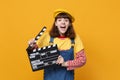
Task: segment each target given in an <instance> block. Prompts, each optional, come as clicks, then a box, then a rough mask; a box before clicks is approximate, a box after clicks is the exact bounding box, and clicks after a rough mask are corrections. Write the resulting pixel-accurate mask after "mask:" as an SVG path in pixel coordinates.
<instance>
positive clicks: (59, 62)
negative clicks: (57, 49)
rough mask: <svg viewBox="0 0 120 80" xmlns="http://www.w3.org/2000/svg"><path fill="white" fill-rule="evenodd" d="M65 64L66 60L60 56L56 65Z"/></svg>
mask: <svg viewBox="0 0 120 80" xmlns="http://www.w3.org/2000/svg"><path fill="white" fill-rule="evenodd" d="M63 62H64V58H63V57H62V56H61V55H60V56H58V59H57V61H56V64H62V63H63Z"/></svg>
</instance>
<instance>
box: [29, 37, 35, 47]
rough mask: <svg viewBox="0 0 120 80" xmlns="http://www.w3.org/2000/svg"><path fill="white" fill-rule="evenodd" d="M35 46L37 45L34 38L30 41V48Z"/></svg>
mask: <svg viewBox="0 0 120 80" xmlns="http://www.w3.org/2000/svg"><path fill="white" fill-rule="evenodd" d="M34 44H35V39H34V38H33V39H31V40H29V41H28V45H29V46H31V47H33V46H34Z"/></svg>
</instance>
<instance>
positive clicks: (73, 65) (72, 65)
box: [66, 49, 86, 70]
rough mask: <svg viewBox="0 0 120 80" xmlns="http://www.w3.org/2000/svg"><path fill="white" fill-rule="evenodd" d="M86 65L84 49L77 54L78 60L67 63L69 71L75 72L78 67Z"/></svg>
mask: <svg viewBox="0 0 120 80" xmlns="http://www.w3.org/2000/svg"><path fill="white" fill-rule="evenodd" d="M85 63H86V56H85V52H84V49H83V50H81V51H79V52H78V53H76V58H75V59H74V60H69V61H67V62H66V64H67V70H73V69H75V68H77V67H81V66H83V65H84V64H85Z"/></svg>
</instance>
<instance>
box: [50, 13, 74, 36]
mask: <svg viewBox="0 0 120 80" xmlns="http://www.w3.org/2000/svg"><path fill="white" fill-rule="evenodd" d="M58 18H68V19H69V21H70V25H69V27H68V29H67V31H66V33H65V36H66V37H69V38H75V36H76V34H75V31H74V29H73V24H72V20H71V17H70V15H69V14H67V13H59V14H58V15H57V16H56V17H55V20H54V23H53V25H52V28H51V30H50V32H49V34H50V36H51V37H58V36H60V34H59V31H58V28H57V26H55V22H56V20H57V19H58Z"/></svg>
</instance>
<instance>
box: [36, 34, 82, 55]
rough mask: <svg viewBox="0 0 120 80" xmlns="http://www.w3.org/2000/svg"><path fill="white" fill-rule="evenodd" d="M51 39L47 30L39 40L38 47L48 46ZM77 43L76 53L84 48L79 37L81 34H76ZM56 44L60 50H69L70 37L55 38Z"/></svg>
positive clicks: (75, 46)
mask: <svg viewBox="0 0 120 80" xmlns="http://www.w3.org/2000/svg"><path fill="white" fill-rule="evenodd" d="M49 41H50V35H49V33H48V32H45V33H44V34H43V35H42V36H41V37H40V38H39V39H38V40H37V45H38V47H44V46H48V45H50V44H49ZM74 41H75V45H74V53H77V52H79V51H81V50H82V49H84V47H83V44H82V41H81V39H80V37H79V35H76V38H75V40H74ZM54 44H57V46H58V49H59V50H68V49H70V48H71V40H70V38H64V39H62V38H58V37H56V38H54Z"/></svg>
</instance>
